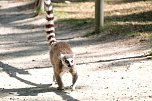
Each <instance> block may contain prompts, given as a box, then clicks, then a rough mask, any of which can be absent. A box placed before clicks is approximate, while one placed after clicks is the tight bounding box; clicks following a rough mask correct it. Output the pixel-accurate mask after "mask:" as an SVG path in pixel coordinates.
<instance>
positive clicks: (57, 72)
mask: <svg viewBox="0 0 152 101" xmlns="http://www.w3.org/2000/svg"><path fill="white" fill-rule="evenodd" d="M44 5H45V11H46V20H47V23H46V34H47V40H48V42H49V47H50V52H49V53H50V60H51V63H52V66H53V70H54V78H55V80H56V82H57V84H58V88H57V89H58V90H64V84H63V82H62V75H63V74H64V73H65V72H67V71H68V72H70V73H71V74H72V85H71V88H72V90H75V85H76V81H77V79H78V74H77V70H76V68H75V65H76V64H75V60H74V57H75V54H74V53H73V51H72V49H71V47H70V45H69V44H68V43H66V42H58V41H57V40H56V38H55V26H54V15H53V6H52V3H51V0H45V2H44Z"/></svg>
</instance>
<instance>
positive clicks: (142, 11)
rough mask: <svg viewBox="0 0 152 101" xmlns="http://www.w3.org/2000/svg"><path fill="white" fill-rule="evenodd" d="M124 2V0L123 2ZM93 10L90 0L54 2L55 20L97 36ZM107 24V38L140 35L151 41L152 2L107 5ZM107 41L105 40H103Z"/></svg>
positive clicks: (139, 0) (105, 26) (105, 31)
mask: <svg viewBox="0 0 152 101" xmlns="http://www.w3.org/2000/svg"><path fill="white" fill-rule="evenodd" d="M121 1H123V0H121ZM94 9H95V4H94V2H91V1H86V2H71V3H70V4H67V3H54V11H55V16H56V18H57V19H56V20H57V21H58V23H60V24H63V26H64V25H65V26H75V27H84V26H89V27H87V28H89V29H91V31H89V32H86V34H87V35H92V34H95V33H94V25H95V24H94V18H95V17H94ZM104 11H105V25H104V27H103V28H101V33H102V34H104V35H107V36H108V37H109V36H111V37H114V38H115V37H117V38H116V39H123V38H128V37H136V36H141V37H142V38H144V39H146V40H147V39H148V40H149V39H151V34H152V19H151V18H152V1H150V0H148V1H142V0H138V2H135V1H134V2H133V1H132V2H127V1H126V0H125V1H123V2H121V3H120V2H119V3H113V2H111V3H109V2H105V10H104ZM104 38H105V37H104Z"/></svg>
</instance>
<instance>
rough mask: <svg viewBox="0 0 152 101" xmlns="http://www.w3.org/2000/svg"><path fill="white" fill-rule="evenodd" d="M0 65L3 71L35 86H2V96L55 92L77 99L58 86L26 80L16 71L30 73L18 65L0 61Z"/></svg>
mask: <svg viewBox="0 0 152 101" xmlns="http://www.w3.org/2000/svg"><path fill="white" fill-rule="evenodd" d="M0 67H1V68H2V71H3V72H6V73H7V74H8V75H9V76H10V77H13V78H15V79H17V80H19V81H20V82H23V83H25V84H28V85H32V86H35V87H27V88H12V89H7V88H0V91H1V92H0V97H1V98H2V97H5V96H6V94H13V93H17V96H37V95H38V94H39V93H46V92H53V93H55V94H57V95H59V96H61V97H62V99H63V100H75V101H78V100H77V99H75V98H73V97H71V96H70V95H68V94H67V93H66V92H64V91H59V90H57V89H56V88H53V87H51V84H36V83H33V82H31V81H27V80H24V79H22V78H20V77H18V76H17V75H16V73H19V74H26V75H27V74H29V73H28V71H26V70H24V69H17V68H16V67H13V66H11V65H8V64H4V63H3V62H0Z"/></svg>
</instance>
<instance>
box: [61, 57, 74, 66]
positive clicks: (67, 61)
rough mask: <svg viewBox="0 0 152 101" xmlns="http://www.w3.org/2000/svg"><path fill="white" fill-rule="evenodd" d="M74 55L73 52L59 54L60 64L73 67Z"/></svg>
mask: <svg viewBox="0 0 152 101" xmlns="http://www.w3.org/2000/svg"><path fill="white" fill-rule="evenodd" d="M74 57H75V54H61V55H60V59H61V61H62V64H63V65H64V66H65V67H68V68H73V67H74V65H75V61H74Z"/></svg>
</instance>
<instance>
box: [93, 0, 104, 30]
mask: <svg viewBox="0 0 152 101" xmlns="http://www.w3.org/2000/svg"><path fill="white" fill-rule="evenodd" d="M103 25H104V0H95V32H96V33H99V32H100V29H101V27H102V26H103Z"/></svg>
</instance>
